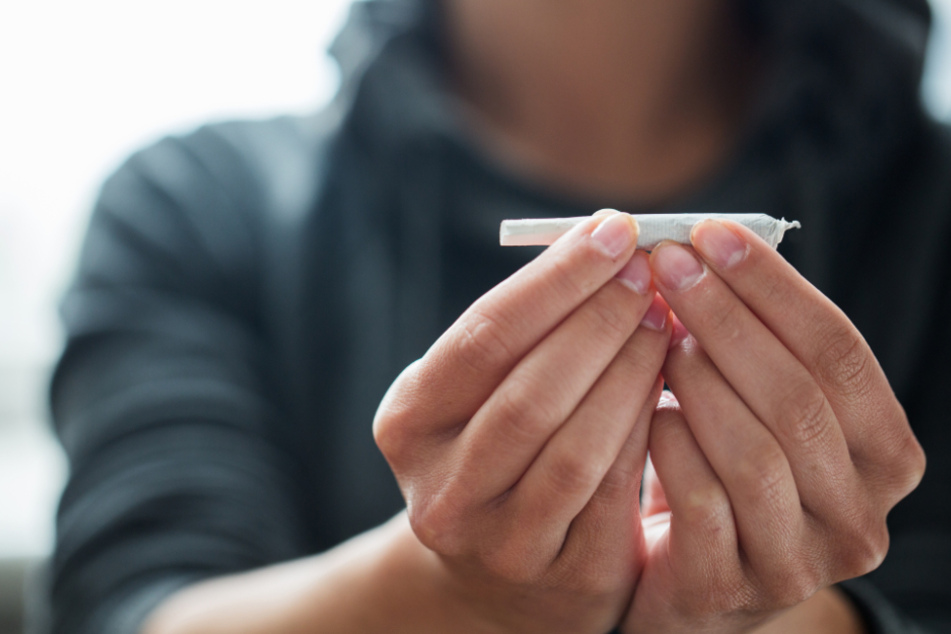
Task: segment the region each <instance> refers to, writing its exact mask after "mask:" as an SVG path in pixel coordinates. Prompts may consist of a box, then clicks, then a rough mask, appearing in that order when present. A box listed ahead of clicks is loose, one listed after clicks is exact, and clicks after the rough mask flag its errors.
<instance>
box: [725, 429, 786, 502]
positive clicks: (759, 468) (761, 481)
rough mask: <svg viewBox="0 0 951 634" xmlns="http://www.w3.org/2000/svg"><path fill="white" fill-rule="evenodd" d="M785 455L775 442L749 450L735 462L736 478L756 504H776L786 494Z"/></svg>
mask: <svg viewBox="0 0 951 634" xmlns="http://www.w3.org/2000/svg"><path fill="white" fill-rule="evenodd" d="M788 474H789V471H788V466H787V462H786V456H785V454H783V451H782V449H781V448H780V447H779V445H778V444H776V443H769V444H768V445H765V446H764V447H763V448H761V449H759V450H757V451H755V452H750V453H749V454H748V455H746V456H745V457H744V458H743V459H741V460H739V461H737V463H736V478H737V480H738V481H739V484H740V486H741V487H742V488H743V490H744V491H747V492H748V495H749V496H751V497H752V499H753V500H755V502H756V503H757V504H765V505H767V506H770V507H775V506H777V505H778V504H779V503H780V502H781V501H782V500H783V498H784V497H785V496H786V484H787V482H788V480H787V478H788Z"/></svg>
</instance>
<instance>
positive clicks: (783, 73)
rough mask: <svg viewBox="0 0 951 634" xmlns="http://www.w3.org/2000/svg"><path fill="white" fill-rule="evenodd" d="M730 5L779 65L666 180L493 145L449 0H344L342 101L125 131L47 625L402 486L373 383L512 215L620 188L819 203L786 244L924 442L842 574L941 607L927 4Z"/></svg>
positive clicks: (943, 478)
mask: <svg viewBox="0 0 951 634" xmlns="http://www.w3.org/2000/svg"><path fill="white" fill-rule="evenodd" d="M747 5H749V6H747ZM741 6H743V7H744V9H745V11H747V16H748V18H749V20H750V23H751V24H752V25H754V26H755V28H756V29H757V32H759V33H762V37H763V39H764V42H765V46H766V48H767V50H768V51H769V56H768V59H769V69H770V73H769V76H770V78H771V79H770V81H769V82H768V83H767V85H766V86H764V88H763V90H762V94H761V96H760V99H759V101H758V102H757V103H758V108H757V110H756V114H755V116H754V118H753V120H752V122H751V125H750V126H749V129H748V130H747V131H746V134H745V135H744V138H743V139H742V140H741V142H740V144H739V145H738V146H737V150H736V152H735V155H734V156H733V157H732V159H731V160H730V161H729V162H728V164H727V165H725V166H724V168H723V169H722V170H721V171H720V172H719V173H718V174H716V175H713V176H711V178H710V179H709V180H708V182H707V183H705V184H704V185H703V186H702V187H700V188H698V189H697V190H696V191H692V192H686V193H685V194H684V196H682V197H681V198H679V199H677V200H673V201H669V202H668V203H666V204H664V205H644V204H641V203H639V202H638V201H629V200H628V201H625V200H582V199H579V198H578V197H573V196H571V195H568V194H565V193H564V192H557V191H552V190H550V189H547V188H545V187H543V186H542V185H541V184H539V183H534V182H532V181H531V180H529V179H527V178H526V177H524V176H522V175H519V174H513V173H510V172H508V171H506V170H503V169H502V168H500V167H499V166H498V165H497V163H496V162H495V161H494V160H492V158H491V157H490V156H489V155H488V154H487V152H486V151H485V150H484V149H483V148H482V147H480V146H479V145H478V143H477V142H476V141H475V140H474V139H473V138H472V137H471V136H470V135H469V134H468V132H467V130H466V127H465V125H464V123H463V122H462V121H460V120H459V118H458V115H457V112H458V111H459V109H458V108H457V107H456V106H455V104H454V102H453V100H454V98H453V96H452V94H451V92H450V91H449V90H448V89H447V88H446V86H445V85H444V76H445V69H444V68H443V67H442V62H441V60H442V59H444V57H443V52H442V50H441V42H440V38H439V32H440V31H439V14H438V11H437V10H436V5H435V4H433V3H422V2H417V1H415V0H374V1H370V2H363V3H358V4H356V5H354V6H353V8H352V10H351V19H350V22H349V24H348V26H347V27H346V28H345V29H344V31H343V32H342V33H341V34H340V36H339V37H338V39H337V41H336V43H335V45H334V47H333V51H334V53H335V55H336V56H337V58H338V59H339V61H340V65H341V68H342V69H343V72H344V82H343V85H342V88H341V91H340V94H339V95H338V97H337V99H336V100H335V101H334V102H333V103H332V104H331V105H330V106H329V107H328V108H327V109H326V110H325V111H323V112H321V113H319V114H317V115H314V116H312V117H301V118H291V117H285V118H279V119H275V120H270V121H262V122H232V123H222V124H216V125H210V126H206V127H203V128H201V129H199V130H197V131H195V132H194V133H192V134H189V135H187V136H181V137H170V138H167V139H164V140H162V141H161V142H159V143H157V144H156V145H154V146H152V147H150V148H147V149H145V150H143V151H141V152H139V153H137V154H136V155H134V156H133V157H132V158H130V159H129V160H128V161H127V162H126V163H125V164H124V165H123V166H122V167H121V168H120V169H119V170H118V172H117V173H116V174H115V175H113V176H112V177H111V178H110V179H109V180H108V181H107V182H106V183H105V185H104V186H103V188H102V191H101V195H100V197H99V200H98V203H97V204H96V207H95V210H94V214H93V217H92V220H91V224H90V228H89V232H88V236H87V239H86V243H85V246H84V249H83V252H82V256H81V261H80V264H79V268H78V272H77V275H76V279H75V282H74V284H73V285H72V287H71V289H70V291H69V292H68V294H67V296H66V297H65V299H64V302H63V306H62V314H63V320H64V323H65V325H66V329H67V333H68V343H67V346H66V349H65V351H64V353H63V356H62V358H61V360H60V363H59V365H58V368H57V371H56V374H55V377H54V380H53V383H52V387H51V402H52V410H53V416H54V419H55V423H56V428H57V432H58V434H59V436H60V438H61V441H62V443H63V446H64V447H65V449H66V451H67V453H68V455H69V459H70V466H71V473H70V480H69V484H68V486H67V489H66V492H65V494H64V496H63V499H62V503H61V506H60V510H59V516H58V523H57V543H56V550H55V554H54V557H53V560H52V562H51V566H50V575H49V596H50V605H51V625H50V630H51V631H52V632H57V633H65V632H70V633H76V634H87V633H88V634H92V633H95V634H131V633H132V632H135V631H136V630H137V628H138V626H139V624H140V623H141V620H142V619H143V618H144V617H145V616H146V615H147V614H148V612H149V610H150V609H152V608H153V607H154V606H155V605H157V604H158V603H159V602H161V601H162V600H163V599H164V598H165V597H167V596H168V595H169V594H170V593H172V592H174V591H175V590H176V589H178V588H181V587H182V586H184V585H186V584H189V583H192V582H194V581H196V580H199V579H204V578H209V577H213V576H216V575H221V574H227V573H231V572H236V571H242V570H247V569H251V568H255V567H258V566H261V565H265V564H268V563H273V562H278V561H282V560H287V559H291V558H295V557H300V556H303V555H308V554H312V553H315V552H320V551H322V550H324V549H327V548H330V547H332V546H334V545H335V544H337V543H339V542H341V541H343V540H344V539H346V538H348V537H350V536H352V535H354V534H357V533H359V532H361V531H364V530H366V529H369V528H371V527H373V526H376V525H378V524H380V523H381V522H383V521H385V520H386V519H387V518H389V517H390V516H392V515H393V514H395V513H396V512H397V511H398V510H399V509H400V508H401V507H402V499H401V497H400V495H399V491H398V489H397V487H396V485H395V482H394V480H393V477H392V475H391V474H390V471H389V469H388V467H387V465H386V463H385V461H384V460H383V459H382V457H381V456H380V454H379V452H378V451H377V449H376V447H375V445H374V443H373V439H372V435H371V428H370V423H371V421H372V418H373V414H374V410H375V408H376V405H377V403H379V401H380V398H381V397H382V396H383V394H384V392H385V391H386V388H387V387H388V386H389V385H390V383H391V382H392V380H393V379H394V378H395V377H396V376H397V374H398V373H399V372H400V370H402V369H403V368H404V367H405V366H406V365H407V364H408V363H410V362H411V361H413V360H414V359H416V358H418V357H419V356H421V355H422V353H423V352H424V351H425V350H426V348H427V347H428V346H429V345H430V344H431V343H432V342H433V341H434V340H435V339H436V337H438V335H439V334H440V333H441V332H442V331H443V330H444V329H445V328H446V327H448V325H449V324H450V323H451V322H452V320H453V319H454V318H455V317H456V316H458V314H459V313H461V312H462V311H463V310H464V309H465V308H466V307H467V306H468V305H469V304H471V303H472V301H474V300H475V299H476V298H477V297H479V296H480V295H481V294H483V293H484V292H485V291H487V290H488V289H490V288H491V287H492V286H494V285H495V284H496V283H498V282H499V281H500V280H502V279H504V278H505V277H506V276H508V275H510V274H511V273H512V272H514V271H515V270H517V268H518V267H519V266H521V265H523V264H524V263H525V262H527V261H528V260H529V259H530V258H532V257H534V255H536V254H537V253H538V249H501V248H499V247H498V246H497V235H498V234H497V232H498V226H499V222H500V221H501V220H502V219H504V218H510V217H522V218H526V217H550V216H572V215H583V214H588V213H591V212H592V211H595V210H597V209H599V208H601V207H616V208H619V209H624V210H627V211H632V212H638V213H667V212H685V211H694V212H696V211H699V212H703V211H721V212H722V211H730V212H736V213H741V212H758V213H759V212H761V213H768V214H770V215H772V216H775V217H785V218H787V219H796V220H800V221H801V222H802V224H803V229H802V230H801V231H797V232H792V233H790V234H789V235H788V236H787V239H786V240H785V241H784V242H783V244H782V245H781V247H780V250H781V252H783V253H784V255H785V256H786V257H787V258H789V260H790V261H791V262H792V263H793V264H794V265H795V266H797V268H798V269H799V270H800V271H801V272H802V273H803V274H804V275H805V276H806V277H807V278H808V279H810V280H811V281H813V282H814V283H815V284H817V286H819V288H820V289H822V290H823V291H824V292H825V293H826V294H828V295H829V296H830V297H831V298H832V299H833V300H834V301H835V302H836V303H837V304H838V305H839V306H841V307H842V308H843V309H844V310H845V311H846V313H847V314H848V315H849V316H850V317H851V318H852V319H853V321H854V322H855V323H856V325H857V326H858V327H859V329H860V330H861V331H862V333H863V334H864V335H865V337H866V339H867V340H868V341H869V343H870V345H871V346H872V349H873V350H874V351H875V353H876V354H877V356H878V358H879V360H880V362H881V363H882V366H883V367H884V368H885V371H886V373H887V374H888V376H889V378H890V380H891V382H892V385H893V387H894V389H895V392H896V394H897V395H898V397H899V398H900V400H901V402H902V403H903V405H904V406H905V408H906V410H907V412H908V415H909V417H910V419H911V421H912V426H913V427H914V429H915V431H916V433H917V434H918V437H919V439H920V440H921V442H922V444H923V445H924V447H925V449H926V451H927V452H928V453H929V456H931V461H930V465H929V471H928V474H927V476H926V478H925V480H924V482H923V483H922V485H921V487H920V488H919V489H918V490H917V491H916V492H915V493H914V494H912V495H911V496H910V497H909V498H908V499H907V500H905V501H903V502H902V503H901V504H900V505H899V506H898V507H897V508H896V509H895V511H894V512H893V514H892V516H891V517H890V528H891V532H892V549H891V553H890V555H889V557H888V558H887V559H886V561H885V563H884V564H883V565H882V567H881V568H880V569H879V570H878V571H876V572H875V573H873V574H871V575H869V576H867V577H866V578H865V579H863V580H861V581H859V582H857V583H856V584H855V585H848V584H847V585H846V588H847V591H848V592H849V594H850V596H851V597H852V598H853V599H854V600H855V601H856V602H857V603H858V604H859V605H861V606H863V607H862V609H863V613H864V614H865V615H866V617H867V618H868V619H869V622H870V623H871V624H872V626H873V628H877V629H874V631H876V632H883V633H887V634H899V633H904V634H908V633H910V632H919V631H921V632H946V631H951V580H949V573H948V571H949V570H951V505H948V504H946V503H944V501H945V500H946V496H947V490H948V487H949V485H951V461H948V460H945V459H944V454H946V453H947V452H948V451H949V450H951V425H949V424H948V423H949V422H951V421H949V416H948V414H947V408H948V397H947V389H948V386H949V385H951V331H949V329H948V328H947V324H951V250H949V249H947V247H946V245H947V244H948V243H949V240H951V179H949V178H948V174H949V173H951V171H949V170H951V137H949V133H948V131H947V130H946V129H945V128H943V127H941V126H938V125H937V124H935V123H934V122H932V121H930V120H929V119H928V118H927V117H926V116H925V115H924V114H923V113H922V110H921V107H920V104H919V102H918V97H917V85H918V81H919V79H920V71H921V63H922V55H923V51H924V44H925V38H926V34H927V27H928V12H927V6H926V5H924V4H923V3H922V2H919V1H917V0H893V1H889V0H861V1H860V0H839V1H835V2H830V1H828V0H825V1H820V0H808V1H806V0H797V2H792V1H791V0H790V1H780V0H771V1H769V2H753V1H752V0H749V1H748V2H745V3H741ZM896 218H900V219H901V222H900V223H898V222H896ZM894 244H898V245H903V246H902V247H900V248H896V247H894V246H889V245H894ZM915 628H919V629H915Z"/></svg>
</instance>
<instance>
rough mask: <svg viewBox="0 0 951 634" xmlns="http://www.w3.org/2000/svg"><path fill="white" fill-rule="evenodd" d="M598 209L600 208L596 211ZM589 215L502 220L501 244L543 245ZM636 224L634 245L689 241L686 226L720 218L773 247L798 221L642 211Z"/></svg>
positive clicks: (762, 216) (644, 245) (650, 247)
mask: <svg viewBox="0 0 951 634" xmlns="http://www.w3.org/2000/svg"><path fill="white" fill-rule="evenodd" d="M599 213H600V212H599ZM588 218H590V216H583V217H581V218H538V219H534V220H531V219H527V220H503V221H502V226H501V228H500V229H499V243H500V244H501V245H502V246H509V247H519V246H533V245H544V246H547V245H549V244H551V243H552V242H554V241H555V240H557V239H558V238H559V237H561V236H562V235H563V234H565V233H567V232H568V231H570V230H571V229H572V228H573V227H574V226H576V225H577V224H579V223H581V222H583V221H585V220H587V219H588ZM634 218H636V219H637V224H638V226H639V227H640V234H639V237H638V239H637V248H638V249H648V250H649V249H653V248H654V247H655V246H657V245H658V244H659V243H661V242H663V241H664V240H673V241H674V242H680V243H682V244H690V230H691V229H693V226H694V225H695V224H697V223H698V222H700V221H702V220H706V219H708V218H721V219H724V220H733V221H735V222H738V223H740V224H741V225H743V226H745V227H748V228H749V229H750V230H752V231H753V232H754V233H756V235H758V236H759V237H761V238H762V239H763V240H765V241H766V242H767V243H768V244H769V245H770V246H771V247H773V248H774V249H775V248H776V246H777V245H778V244H779V243H780V242H782V239H783V234H785V233H786V231H788V230H789V229H798V228H799V227H800V224H799V222H798V221H795V222H787V221H786V220H785V219H782V220H776V219H775V218H773V217H771V216H767V215H766V214H643V215H635V216H634Z"/></svg>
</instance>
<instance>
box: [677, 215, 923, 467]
mask: <svg viewBox="0 0 951 634" xmlns="http://www.w3.org/2000/svg"><path fill="white" fill-rule="evenodd" d="M691 238H692V240H693V243H694V245H695V246H696V248H697V251H698V252H699V253H700V255H701V256H702V257H703V258H704V260H705V261H706V262H707V264H708V265H709V266H711V267H712V268H713V269H714V270H715V271H716V273H717V275H719V276H720V277H721V278H722V279H723V280H724V281H725V282H726V283H727V284H729V286H730V287H731V288H732V289H733V291H734V292H735V293H736V294H737V296H739V297H740V299H741V300H742V301H743V302H744V303H745V304H746V305H747V306H749V307H750V309H751V310H752V311H753V312H754V313H755V314H756V315H757V316H758V317H759V318H760V319H761V320H762V321H763V323H764V324H766V326H767V327H768V328H769V329H770V330H771V331H772V332H774V333H775V334H776V336H777V337H778V338H779V340H780V341H781V342H782V343H783V344H784V345H785V346H786V347H787V348H788V349H789V350H790V351H791V352H792V354H793V355H795V356H796V358H797V359H799V360H800V362H801V363H802V364H803V365H804V366H805V367H806V369H807V370H808V371H809V372H810V373H811V374H812V376H813V377H814V378H815V380H816V381H817V382H818V384H819V386H820V387H821V388H822V390H823V392H824V393H825V394H826V396H827V398H828V399H829V402H830V404H831V406H832V409H833V411H834V412H835V413H836V416H837V417H838V418H839V421H840V423H841V425H842V428H843V432H844V434H845V437H846V439H847V440H848V442H849V446H850V447H852V448H853V451H858V452H876V451H881V450H882V449H884V448H886V447H884V445H888V444H891V445H892V446H894V445H895V443H896V442H898V443H900V444H903V443H905V442H907V440H908V437H909V434H910V431H909V430H908V428H907V425H906V424H905V423H904V417H903V416H902V415H901V413H900V412H899V411H898V409H899V408H898V406H897V402H896V401H895V399H894V398H893V397H892V392H891V388H890V387H889V385H888V380H887V379H886V377H885V374H884V372H882V370H881V368H880V367H879V365H878V362H877V360H876V359H875V355H874V354H873V353H872V351H871V350H870V349H869V347H868V345H867V344H866V342H865V340H864V339H863V337H862V335H861V334H860V333H859V332H858V330H857V329H856V328H855V326H854V325H852V323H851V322H850V321H849V319H848V317H846V315H845V314H844V313H843V312H842V311H841V310H840V309H839V308H838V307H837V306H836V305H835V304H833V303H832V302H831V301H830V300H829V299H828V298H827V297H825V296H824V295H823V294H822V293H820V292H819V291H818V289H816V288H815V287H814V286H812V285H811V284H810V283H809V282H808V281H806V280H805V279H804V278H803V277H802V276H801V275H799V273H798V272H797V271H796V270H795V269H794V268H793V267H792V266H791V265H790V264H789V263H788V262H787V261H786V260H785V259H783V257H782V256H781V255H779V253H777V252H776V251H775V250H774V249H771V248H770V247H769V245H767V244H766V243H765V242H763V241H762V240H761V239H760V238H759V237H758V236H756V235H755V234H754V233H753V232H752V231H750V230H749V229H747V228H745V227H742V226H741V225H739V224H737V223H732V222H726V221H705V222H702V223H700V224H698V225H697V226H696V227H694V230H693V233H692V236H691ZM872 412H878V413H879V415H877V416H870V415H869V414H870V413H872ZM883 412H889V413H891V415H890V416H885V417H883V416H882V415H881V413H883ZM870 420H878V421H882V422H883V424H885V425H886V428H885V429H880V430H876V431H875V433H868V428H867V424H868V421H870Z"/></svg>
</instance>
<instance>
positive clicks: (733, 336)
mask: <svg viewBox="0 0 951 634" xmlns="http://www.w3.org/2000/svg"><path fill="white" fill-rule="evenodd" d="M744 308H745V305H744V304H741V303H740V302H737V301H732V302H725V305H718V306H715V307H714V310H713V311H711V312H712V317H711V319H710V329H711V331H712V332H713V333H715V336H716V337H717V338H719V339H723V340H725V341H736V340H737V339H739V338H740V337H742V336H743V332H742V329H741V328H740V325H739V324H740V320H739V319H738V317H739V316H740V315H738V314H737V313H738V312H740V311H741V310H743V309H744Z"/></svg>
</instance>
